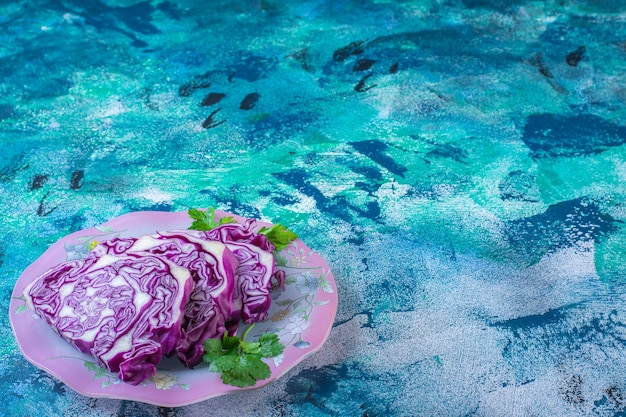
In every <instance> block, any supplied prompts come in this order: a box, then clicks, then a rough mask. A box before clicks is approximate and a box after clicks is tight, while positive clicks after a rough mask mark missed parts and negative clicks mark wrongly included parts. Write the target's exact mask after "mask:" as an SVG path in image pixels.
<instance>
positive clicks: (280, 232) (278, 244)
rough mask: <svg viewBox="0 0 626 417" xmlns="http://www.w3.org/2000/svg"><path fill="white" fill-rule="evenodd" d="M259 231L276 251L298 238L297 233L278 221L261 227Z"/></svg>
mask: <svg viewBox="0 0 626 417" xmlns="http://www.w3.org/2000/svg"><path fill="white" fill-rule="evenodd" d="M259 233H260V234H262V235H265V236H267V238H268V239H269V241H270V242H272V244H273V245H274V247H275V248H276V250H277V251H281V250H283V249H285V248H286V247H287V246H289V244H290V243H291V242H293V241H294V240H296V239H297V238H298V235H297V234H295V233H294V232H292V231H291V230H289V229H287V228H286V227H285V226H283V225H282V224H278V223H276V224H275V225H274V226H272V227H270V228H267V227H261V228H260V229H259Z"/></svg>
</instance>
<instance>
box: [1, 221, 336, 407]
mask: <svg viewBox="0 0 626 417" xmlns="http://www.w3.org/2000/svg"><path fill="white" fill-rule="evenodd" d="M225 215H230V214H227V213H224V212H219V211H216V217H217V218H221V217H223V216H225ZM233 217H234V218H235V219H236V220H237V221H239V222H241V221H243V219H242V218H241V217H238V216H235V215H233ZM190 224H191V220H190V218H189V216H188V215H187V213H186V212H176V213H168V212H158V211H157V212H153V211H146V212H135V213H129V214H125V215H122V216H120V217H117V218H115V219H113V220H111V221H109V222H107V223H104V224H102V225H100V226H96V227H93V228H91V229H86V230H82V231H79V232H76V233H72V234H71V235H69V236H66V237H64V238H63V239H61V240H59V241H58V242H56V243H55V244H53V245H52V246H51V247H50V248H49V249H48V250H47V251H46V252H45V253H44V254H43V255H42V256H41V257H40V258H39V259H37V260H36V261H35V262H34V263H33V264H31V265H30V266H29V267H28V268H26V270H25V271H24V273H23V274H22V275H21V276H20V278H19V279H18V280H17V283H16V284H15V288H14V289H13V297H12V299H11V303H10V311H9V315H10V318H11V326H12V328H13V332H14V334H15V337H16V339H17V343H18V344H19V346H20V349H21V350H22V353H23V354H24V356H25V357H26V359H28V360H29V361H30V362H31V363H33V364H34V365H35V366H37V367H39V368H41V369H43V370H44V371H46V372H48V373H49V374H51V375H53V376H54V377H56V378H58V379H59V380H61V381H62V382H63V383H65V384H67V385H68V386H70V387H71V388H72V389H74V390H75V391H77V392H79V393H81V394H83V395H86V396H89V397H99V398H116V399H124V400H134V401H141V402H145V403H149V404H154V405H159V406H164V407H179V406H183V405H188V404H193V403H196V402H199V401H203V400H206V399H209V398H213V397H217V396H220V395H224V394H227V393H229V392H232V391H238V390H241V389H242V388H237V387H232V386H229V385H224V384H223V383H222V381H221V379H220V376H219V374H216V373H212V372H209V370H208V369H207V368H208V366H206V365H199V366H198V367H196V368H195V369H193V370H190V369H187V368H185V367H183V366H182V365H180V364H179V363H178V362H177V361H176V360H173V359H166V360H164V361H163V362H162V363H161V365H160V366H159V370H158V372H157V374H156V375H155V376H154V377H152V378H150V379H149V380H147V381H144V383H143V384H141V385H137V386H133V385H129V384H126V383H124V382H121V381H120V380H118V378H117V375H115V374H112V373H109V372H107V371H106V370H104V369H102V368H100V367H99V366H98V365H96V363H95V361H94V359H93V358H92V357H91V356H89V355H86V354H83V353H81V352H79V351H77V350H76V349H74V348H73V347H72V346H71V345H69V344H68V343H66V342H65V341H64V340H63V339H61V338H60V337H59V336H58V335H57V334H56V333H54V331H53V330H52V328H51V327H50V326H48V324H47V323H45V322H44V321H43V320H41V319H39V318H38V317H37V316H36V315H35V314H34V312H32V311H31V310H29V309H28V307H27V306H26V303H25V301H24V297H23V291H24V288H25V287H26V286H27V285H28V284H29V283H30V282H32V281H33V280H34V279H36V278H37V277H38V276H39V275H41V274H42V273H44V272H45V271H46V270H48V269H49V268H51V267H53V266H55V265H57V264H58V263H60V262H63V261H65V260H68V259H80V258H82V257H83V256H84V255H85V254H86V253H87V252H88V250H89V246H90V245H91V244H92V242H93V241H94V240H96V241H104V240H108V239H111V238H113V237H116V236H119V237H129V236H135V237H138V236H141V235H144V234H149V233H155V232H156V231H165V230H176V229H186V228H188V227H189V225H190ZM258 226H259V227H261V226H266V227H268V226H271V225H270V224H268V223H263V222H258ZM277 263H278V264H279V267H278V268H279V269H282V270H284V271H285V274H286V285H285V288H284V289H283V290H277V291H276V292H275V293H273V295H272V298H273V300H272V307H271V308H270V312H269V318H268V319H267V320H266V321H264V322H261V323H257V325H256V326H255V328H254V329H253V330H252V331H251V334H250V335H249V336H248V338H249V339H251V340H253V338H255V337H256V336H258V335H260V334H261V333H263V332H266V331H273V332H275V333H277V334H278V335H279V337H280V341H281V343H283V344H284V345H285V351H284V353H283V354H282V355H281V356H279V357H276V358H272V359H270V360H269V361H268V364H269V365H270V368H271V370H272V376H271V377H270V378H268V379H266V380H263V381H259V382H258V383H257V384H256V385H255V387H252V388H257V387H261V386H263V385H266V384H268V383H270V382H271V381H273V380H275V379H277V378H279V377H281V376H282V375H284V374H285V373H286V372H287V371H289V369H291V368H293V367H294V366H295V365H296V364H298V363H299V362H301V361H302V360H304V358H306V357H307V356H309V355H311V354H312V353H314V352H316V351H317V350H319V349H320V347H321V346H322V344H323V343H324V341H325V340H326V339H327V337H328V334H329V333H330V329H331V327H332V325H333V321H334V319H335V314H336V312H337V302H338V300H337V291H336V287H335V281H334V278H333V275H332V273H331V271H330V269H329V267H328V265H327V264H326V262H325V261H324V260H323V259H322V258H321V257H320V256H319V255H317V254H316V253H315V252H313V251H312V250H311V249H309V248H308V247H307V246H306V245H305V244H304V243H303V242H302V241H301V240H299V239H298V240H296V241H295V242H293V243H292V244H291V245H290V246H289V247H288V248H286V249H284V250H283V251H281V253H280V254H279V255H278V257H277Z"/></svg>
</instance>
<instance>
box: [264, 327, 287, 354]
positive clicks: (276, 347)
mask: <svg viewBox="0 0 626 417" xmlns="http://www.w3.org/2000/svg"><path fill="white" fill-rule="evenodd" d="M259 345H260V346H259V354H260V355H261V357H262V358H273V357H274V356H278V355H280V354H281V353H283V351H284V350H285V346H283V345H282V344H281V343H280V341H279V340H278V335H277V334H276V333H263V334H262V335H261V336H260V337H259Z"/></svg>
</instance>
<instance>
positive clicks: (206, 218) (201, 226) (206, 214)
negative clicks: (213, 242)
mask: <svg viewBox="0 0 626 417" xmlns="http://www.w3.org/2000/svg"><path fill="white" fill-rule="evenodd" d="M187 213H188V214H189V217H191V218H192V219H193V223H191V226H189V229H190V230H211V229H215V228H216V227H217V226H220V225H222V224H227V223H237V221H236V220H235V219H233V217H232V216H227V217H222V218H221V219H219V221H217V222H216V221H215V209H214V208H213V207H209V208H208V209H206V211H202V210H198V209H191V210H189V211H188V212H187Z"/></svg>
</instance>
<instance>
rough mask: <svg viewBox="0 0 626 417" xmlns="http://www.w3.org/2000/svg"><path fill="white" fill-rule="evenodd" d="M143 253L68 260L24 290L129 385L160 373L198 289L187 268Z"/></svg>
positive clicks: (62, 331) (56, 325)
mask: <svg viewBox="0 0 626 417" xmlns="http://www.w3.org/2000/svg"><path fill="white" fill-rule="evenodd" d="M137 255H141V256H137ZM137 255H126V254H123V255H103V256H101V257H99V258H95V257H93V258H89V259H86V260H85V261H70V262H65V263H63V264H61V265H58V266H56V267H54V268H52V269H51V270H49V271H47V272H46V273H44V274H43V275H42V276H41V277H40V278H39V279H37V280H35V281H34V282H33V283H32V284H30V285H29V286H28V287H27V288H26V289H25V290H24V295H25V298H26V301H27V303H28V304H29V306H30V307H31V308H32V309H33V310H34V311H35V312H36V313H37V314H38V315H39V316H40V317H42V318H43V319H44V320H46V321H47V322H48V323H49V324H50V325H51V326H52V328H53V329H54V330H55V331H56V332H57V333H58V334H59V335H60V336H61V337H63V338H64V339H65V340H67V341H68V342H69V343H70V344H72V345H73V346H75V347H76V348H77V349H78V350H80V351H81V352H85V353H89V354H91V355H92V356H93V357H94V358H95V359H96V361H97V362H98V364H99V365H100V366H102V367H104V368H106V369H108V370H109V371H111V372H117V373H118V376H119V378H120V379H121V380H122V381H125V382H128V383H130V384H139V383H140V382H142V381H143V380H145V379H148V378H151V377H152V376H154V375H155V374H156V365H157V364H158V363H159V362H160V361H161V359H162V357H163V355H168V354H172V352H173V351H174V349H175V347H176V346H178V345H179V344H180V340H181V337H182V334H181V322H182V320H183V317H184V314H183V311H184V308H185V305H186V304H187V302H188V300H189V296H190V294H191V290H192V288H193V279H192V277H191V274H190V273H189V271H188V270H187V269H185V268H182V267H180V266H178V265H176V264H174V263H173V262H170V261H168V260H166V259H164V258H162V257H157V256H153V255H151V254H149V253H142V254H137Z"/></svg>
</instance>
